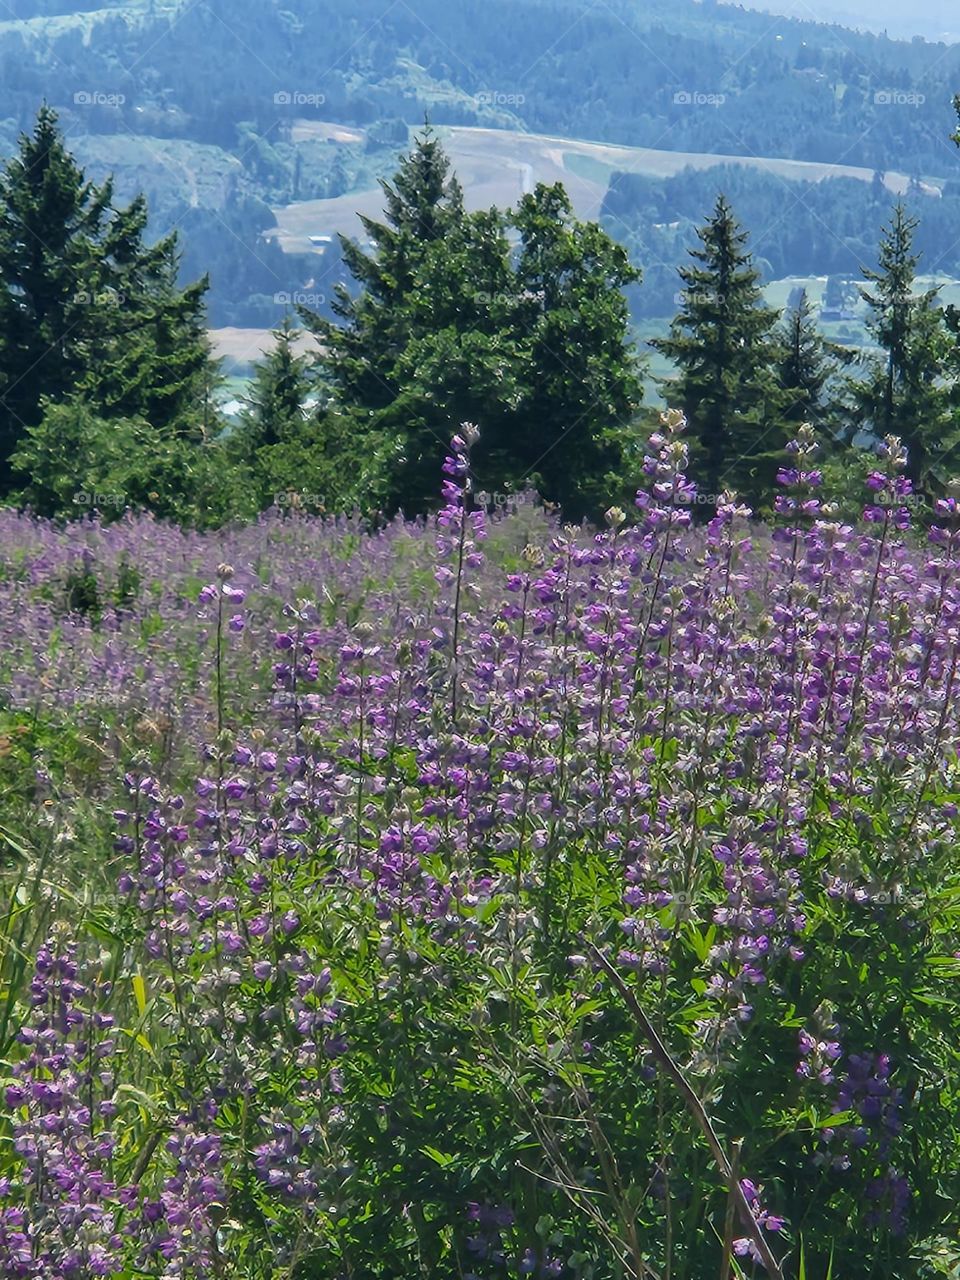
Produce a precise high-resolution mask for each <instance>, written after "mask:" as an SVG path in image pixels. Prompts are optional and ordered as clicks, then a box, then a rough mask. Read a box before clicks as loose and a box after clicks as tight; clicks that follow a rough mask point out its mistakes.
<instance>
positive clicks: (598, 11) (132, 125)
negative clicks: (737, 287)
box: [0, 0, 960, 325]
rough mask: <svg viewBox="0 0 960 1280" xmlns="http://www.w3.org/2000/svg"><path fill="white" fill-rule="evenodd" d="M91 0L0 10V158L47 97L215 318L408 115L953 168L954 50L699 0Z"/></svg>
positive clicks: (958, 51) (257, 287) (272, 277)
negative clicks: (295, 215)
mask: <svg viewBox="0 0 960 1280" xmlns="http://www.w3.org/2000/svg"><path fill="white" fill-rule="evenodd" d="M91 2H92V0H83V3H81V4H77V5H76V6H73V7H72V8H71V7H69V0H15V3H14V4H13V6H12V7H11V6H10V5H9V4H8V5H7V6H6V7H5V8H3V9H2V10H0V19H2V20H0V156H2V154H3V153H7V154H9V153H10V152H11V151H12V149H13V146H14V143H15V138H16V134H17V133H18V131H19V130H21V129H25V128H28V127H29V126H30V123H31V121H32V119H33V117H34V115H35V112H36V110H37V107H38V105H39V104H40V102H41V101H44V100H46V101H48V102H49V103H50V104H51V105H52V106H54V107H55V108H56V109H57V110H58V112H59V113H60V116H61V120H62V123H63V126H64V128H65V131H66V133H67V135H68V137H69V138H75V139H77V142H78V145H79V146H80V147H81V149H82V150H83V152H84V153H85V154H86V155H87V156H89V157H90V158H91V160H92V162H93V164H94V167H95V169H96V171H97V173H98V175H102V173H103V171H104V169H105V168H107V167H109V166H110V165H111V164H113V163H114V162H115V163H116V164H117V166H118V167H119V168H122V169H123V171H124V181H123V182H122V183H121V186H122V187H123V189H124V190H129V183H131V182H132V183H135V184H136V185H137V186H142V187H145V188H146V189H147V190H148V191H149V194H150V200H151V207H152V208H153V209H154V210H155V222H154V226H155V229H156V230H157V231H158V232H161V231H165V230H167V229H168V228H169V227H170V226H172V225H177V226H178V227H180V228H181V230H182V231H183V235H184V241H185V245H186V249H187V255H186V257H187V264H188V266H189V268H190V269H191V270H198V269H199V270H200V271H202V270H205V269H207V267H208V266H209V267H210V268H211V270H212V271H213V276H214V299H215V306H216V308H217V309H218V316H219V319H218V323H221V324H248V323H252V324H256V325H262V324H265V323H269V317H270V315H273V314H275V312H276V308H275V305H274V302H273V298H274V296H280V295H287V294H289V293H290V292H291V291H295V290H296V289H297V288H300V287H302V284H303V281H304V279H309V267H310V262H309V260H308V261H307V262H305V263H304V264H302V267H303V270H302V272H300V268H299V267H296V268H295V266H294V265H293V264H291V263H290V262H289V261H287V260H284V255H282V254H281V252H280V249H279V247H278V245H277V243H276V241H275V240H271V241H270V242H269V243H267V242H265V240H264V238H263V237H264V235H265V234H266V233H269V232H270V231H271V230H272V229H274V228H275V227H276V220H275V216H274V215H273V213H272V212H271V209H286V208H288V207H290V206H291V205H294V204H297V203H298V202H303V201H318V200H331V199H336V198H349V197H350V196H351V194H352V193H354V192H356V191H359V190H363V189H369V188H370V187H371V186H374V185H375V182H376V178H377V177H379V176H382V174H383V173H384V172H389V171H390V167H391V166H392V164H393V163H394V162H395V157H396V154H397V152H398V150H399V149H400V148H401V147H402V146H404V145H405V144H406V142H407V129H408V127H409V126H417V125H419V124H422V123H423V120H424V117H425V116H429V118H430V120H431V121H432V122H433V123H435V124H437V125H439V126H453V127H455V126H467V127H474V128H482V129H500V130H509V131H514V132H517V133H520V134H536V135H544V136H549V137H555V138H561V139H562V138H569V139H571V140H576V139H586V138H589V139H592V140H594V141H596V142H598V143H602V144H608V145H611V146H621V147H631V148H647V149H652V150H657V151H669V152H675V153H691V154H699V155H716V156H718V157H719V156H729V157H737V156H741V157H744V158H754V157H763V158H767V159H770V160H783V161H802V162H807V163H811V164H816V165H844V166H852V167H856V168H859V169H866V170H868V171H870V172H871V173H873V172H876V173H877V176H878V179H879V181H880V183H881V185H882V181H883V175H884V174H886V173H888V172H893V171H897V172H900V173H903V174H906V175H907V176H908V178H909V179H910V180H911V181H912V182H913V183H914V184H916V186H917V187H918V188H919V187H920V184H922V183H923V182H924V181H927V180H930V181H933V182H934V183H935V185H937V186H938V187H943V186H944V184H946V183H947V182H950V181H951V180H955V179H956V176H957V175H958V174H960V164H958V153H957V151H956V148H955V147H954V146H953V145H952V143H951V142H950V140H949V139H950V134H951V132H952V130H953V129H954V127H955V117H954V113H953V109H952V100H953V95H954V94H955V93H956V92H958V91H960V46H957V47H956V48H946V49H944V48H943V47H942V46H933V45H929V44H926V43H924V42H923V41H914V42H897V41H893V40H890V39H887V38H885V37H883V36H880V35H876V34H871V33H864V32H855V31H850V30H847V29H844V28H841V27H838V26H830V25H823V24H817V23H814V22H811V21H801V20H799V19H790V18H781V19H776V20H774V19H771V16H770V15H769V14H767V13H762V12H758V11H757V10H755V9H745V8H742V7H738V6H732V5H728V4H722V3H719V2H718V0H604V3H603V4H602V5H597V4H591V3H589V2H588V0H524V3H523V4H517V0H456V2H455V3H451V2H450V0H404V3H396V0H349V3H348V4H344V3H342V0H271V2H269V3H267V2H266V0H202V3H198V2H197V0H113V3H112V4H110V5H108V6H106V7H101V8H91V7H90V6H91ZM771 2H773V0H771ZM785 2H786V0H785ZM790 2H791V3H792V2H793V0H790ZM811 2H812V3H820V0H811ZM825 2H826V3H830V4H833V3H834V2H836V3H837V4H843V5H846V6H848V7H854V8H859V7H860V5H861V3H862V0H825ZM67 9H68V11H67V12H63V10H67ZM8 15H12V16H8ZM304 120H306V121H307V122H308V123H310V124H314V125H316V126H318V131H317V132H316V133H315V134H314V135H313V136H309V134H310V131H309V129H307V130H306V131H305V130H304V127H303V124H302V122H303V121H304ZM319 126H322V128H319ZM298 130H299V132H298ZM344 139H352V141H349V142H348V141H344ZM114 157H115V158H116V159H115V161H114ZM291 256H292V255H286V257H287V259H290V258H291ZM297 272H300V274H299V275H298V274H297ZM251 317H254V318H251Z"/></svg>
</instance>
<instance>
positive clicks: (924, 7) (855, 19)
mask: <svg viewBox="0 0 960 1280" xmlns="http://www.w3.org/2000/svg"><path fill="white" fill-rule="evenodd" d="M726 2H727V0H724V3H726ZM743 5H744V7H746V8H748V9H762V10H766V11H769V12H770V13H775V14H784V15H788V16H790V17H796V18H807V19H811V18H814V19H816V20H817V21H819V22H828V23H840V24H841V25H843V26H847V27H855V28H862V29H863V30H866V31H886V32H887V33H888V34H889V35H890V36H892V37H894V38H895V39H901V40H909V39H911V38H913V37H915V36H922V37H923V38H924V39H926V40H933V41H937V40H946V41H950V42H952V43H955V42H957V41H960V12H958V8H957V5H956V3H955V2H954V0H923V2H922V3H921V4H918V5H912V6H909V5H905V4H903V3H902V0H743Z"/></svg>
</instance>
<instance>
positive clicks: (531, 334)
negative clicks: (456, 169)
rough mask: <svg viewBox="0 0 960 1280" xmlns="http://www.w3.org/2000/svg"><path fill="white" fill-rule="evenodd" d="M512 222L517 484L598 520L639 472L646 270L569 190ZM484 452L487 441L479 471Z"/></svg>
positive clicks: (531, 200) (550, 190)
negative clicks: (576, 211) (635, 455)
mask: <svg viewBox="0 0 960 1280" xmlns="http://www.w3.org/2000/svg"><path fill="white" fill-rule="evenodd" d="M513 225H514V226H515V227H516V229H517V230H518V231H519V233H520V244H519V249H518V252H517V261H516V267H515V279H516V285H515V296H516V299H517V305H516V315H515V317H514V324H515V325H516V327H517V333H518V335H520V337H521V351H522V360H521V365H520V367H521V370H522V375H521V381H522V386H523V399H522V402H521V404H520V406H519V410H518V416H519V418H520V422H521V424H522V425H521V429H520V430H519V431H517V430H516V427H515V426H513V425H512V424H511V423H510V422H509V420H508V421H507V423H505V424H504V425H505V426H506V427H507V429H511V430H512V431H513V435H512V437H511V441H510V444H511V448H510V450H509V453H510V454H511V455H512V464H513V467H514V468H515V470H516V472H518V473H519V474H517V475H514V476H511V479H512V480H513V482H514V483H515V484H516V483H517V482H518V481H520V480H521V479H523V478H527V477H530V478H532V479H533V480H534V481H535V483H536V484H537V487H538V488H539V489H540V490H541V491H542V493H543V494H544V496H545V497H548V498H549V499H551V500H552V501H555V502H558V503H560V505H561V506H562V507H563V509H564V511H565V513H566V514H567V515H568V516H571V517H574V518H577V519H579V518H581V517H582V516H586V515H592V516H598V515H599V513H600V512H602V511H604V510H605V509H606V508H607V507H609V506H610V504H611V503H612V502H613V501H614V500H616V499H619V498H621V497H622V496H623V494H622V488H623V485H624V481H625V480H627V481H629V480H630V479H631V478H632V475H631V473H632V472H633V471H634V467H633V463H632V458H631V453H632V450H633V447H634V444H635V433H634V430H633V424H634V420H635V418H636V414H637V411H638V409H639V406H640V401H641V397H642V387H641V383H640V380H639V373H640V367H639V364H638V361H637V360H636V358H635V356H634V354H633V352H632V349H631V346H630V340H629V330H630V317H629V309H628V306H627V301H626V298H625V296H624V293H623V290H624V288H626V287H627V286H628V285H631V284H635V283H636V282H637V281H638V280H639V279H640V272H639V271H638V270H637V269H636V268H634V267H633V266H631V264H630V261H629V258H628V256H627V252H626V250H625V249H623V248H622V247H621V246H620V245H618V244H616V243H615V242H614V241H613V240H612V239H611V238H610V237H609V236H608V235H607V233H606V232H605V231H604V230H603V229H602V228H601V227H599V226H598V225H597V224H596V223H585V222H579V221H578V220H576V219H575V218H574V217H573V213H572V207H571V204H570V200H569V197H568V196H567V193H566V191H565V190H564V189H563V187H562V186H561V185H560V184H556V185H555V186H545V185H543V184H540V185H538V186H537V188H536V190H535V191H534V192H533V193H532V194H530V195H526V196H524V198H523V200H522V201H521V203H520V207H519V209H518V210H517V212H516V215H515V217H514V218H513ZM483 450H484V443H483V440H482V439H481V444H480V450H479V458H480V465H482V459H483V456H484V454H483Z"/></svg>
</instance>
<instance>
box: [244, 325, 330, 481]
mask: <svg viewBox="0 0 960 1280" xmlns="http://www.w3.org/2000/svg"><path fill="white" fill-rule="evenodd" d="M302 333H303V331H302V330H301V329H299V328H297V326H296V325H295V324H294V322H293V320H292V319H291V318H290V317H289V316H287V317H286V318H285V319H284V321H283V324H282V325H281V326H280V327H279V328H278V329H274V331H273V334H272V338H273V343H272V345H271V347H270V349H269V351H268V352H267V354H266V355H265V357H264V358H263V360H261V361H260V362H259V363H258V364H257V366H256V369H255V371H254V376H253V381H252V383H251V385H250V389H249V391H248V392H247V395H246V397H245V401H246V402H245V407H244V410H243V413H242V415H241V419H240V425H239V427H238V430H237V439H238V443H239V444H240V446H241V448H242V450H243V452H244V453H245V454H247V455H248V456H252V455H253V454H255V453H256V451H257V450H258V449H262V448H270V447H272V446H273V445H277V444H279V443H280V441H281V440H283V439H286V438H287V437H288V436H290V435H291V434H292V433H294V432H296V431H297V430H298V429H299V428H300V427H302V426H303V423H304V422H305V421H306V419H307V416H308V414H309V412H310V410H309V406H308V400H309V398H310V396H311V394H312V393H313V391H314V382H315V379H314V377H313V374H312V372H311V362H310V358H309V357H308V356H306V355H303V354H300V353H298V351H297V343H298V341H299V339H300V337H301V336H302Z"/></svg>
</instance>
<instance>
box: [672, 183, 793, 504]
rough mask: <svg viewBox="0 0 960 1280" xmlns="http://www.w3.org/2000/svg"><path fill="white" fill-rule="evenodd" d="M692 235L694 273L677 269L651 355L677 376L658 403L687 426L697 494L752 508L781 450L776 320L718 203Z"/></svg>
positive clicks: (722, 202)
mask: <svg viewBox="0 0 960 1280" xmlns="http://www.w3.org/2000/svg"><path fill="white" fill-rule="evenodd" d="M698 235H699V238H700V241H701V247H700V248H698V249H691V250H690V254H691V257H692V258H693V260H694V265H692V266H687V267H681V269H680V277H681V279H682V281H683V286H684V287H683V301H682V305H681V307H680V311H679V312H678V314H677V316H676V317H675V318H674V320H673V322H672V324H671V326H670V332H669V335H668V336H667V337H666V338H658V339H655V340H653V342H652V343H651V346H653V347H654V348H655V349H656V350H657V351H659V352H660V353H661V354H662V355H665V356H667V358H668V359H670V360H671V361H672V362H673V363H674V365H676V367H677V371H678V374H677V377H676V379H675V380H674V379H667V380H665V382H664V387H665V390H664V394H665V395H666V396H667V397H668V399H669V400H670V401H671V403H672V404H674V405H676V406H677V407H678V408H681V409H683V411H684V413H685V414H686V416H687V420H688V422H689V423H690V424H691V428H692V435H693V437H694V439H695V441H696V446H697V447H696V448H695V450H694V453H693V458H692V467H691V471H692V474H693V475H694V477H695V478H696V479H697V481H698V483H699V484H700V487H701V491H702V492H704V493H706V494H709V495H713V496H716V495H718V494H720V493H721V492H722V491H723V490H724V489H729V488H733V489H735V490H737V492H739V493H740V494H742V495H743V496H744V497H746V498H748V499H749V500H750V501H751V503H752V504H753V505H756V504H758V503H759V502H760V501H761V500H762V499H763V497H764V496H765V495H766V494H768V493H769V492H770V488H771V482H772V476H773V473H774V472H775V470H776V467H777V465H778V463H779V462H780V461H781V458H782V449H783V446H784V444H785V442H786V435H785V430H784V419H783V410H784V408H785V405H786V403H787V394H786V393H785V392H784V391H783V389H782V387H781V386H780V385H779V383H778V379H777V376H776V371H777V367H778V364H779V362H780V360H781V358H782V349H781V345H780V343H779V341H778V337H777V332H776V324H777V313H776V312H775V311H774V310H772V309H771V308H770V307H768V306H766V305H765V303H764V301H763V295H762V293H761V289H760V273H759V271H758V270H757V268H756V267H755V266H754V264H753V260H752V258H751V256H750V254H749V252H748V251H747V249H746V243H747V234H746V232H744V231H743V230H741V228H740V226H739V224H738V222H737V220H736V218H735V217H734V215H733V211H732V210H731V208H730V206H729V204H728V203H727V201H726V199H725V198H724V197H723V196H722V195H721V196H720V197H718V199H717V203H716V206H715V208H714V211H713V214H712V216H711V217H710V219H709V220H708V221H707V223H706V224H705V226H703V227H702V228H701V229H700V230H699V231H698Z"/></svg>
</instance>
